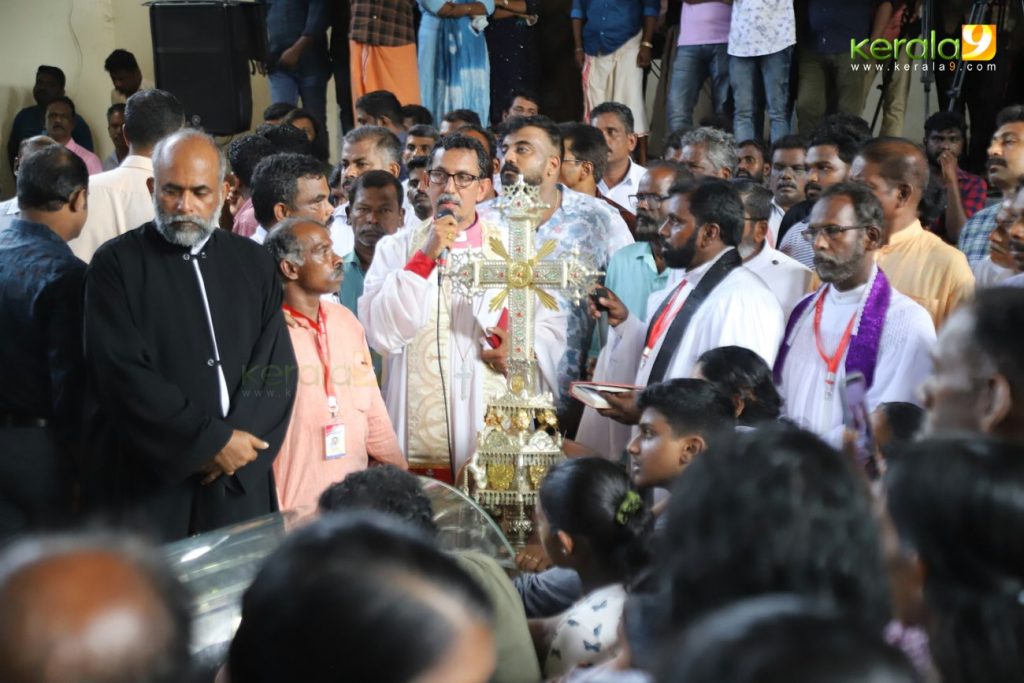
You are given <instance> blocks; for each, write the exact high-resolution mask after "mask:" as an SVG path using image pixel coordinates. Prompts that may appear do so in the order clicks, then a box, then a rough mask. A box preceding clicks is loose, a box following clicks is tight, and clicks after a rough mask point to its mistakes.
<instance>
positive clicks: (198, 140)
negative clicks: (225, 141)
mask: <svg viewBox="0 0 1024 683" xmlns="http://www.w3.org/2000/svg"><path fill="white" fill-rule="evenodd" d="M193 156H198V157H199V158H200V159H201V160H202V162H203V165H204V166H213V167H214V168H216V173H217V180H218V182H221V183H222V182H224V176H225V175H226V173H227V158H226V157H225V156H224V154H223V152H221V150H220V148H219V147H218V146H217V143H216V142H215V141H214V139H213V138H212V137H210V136H209V135H207V134H206V133H204V132H202V131H200V130H196V129H195V128H182V129H181V130H179V131H178V132H176V133H172V134H171V135H169V136H167V137H165V138H164V139H163V140H161V141H160V142H159V143H158V144H157V146H156V147H155V148H154V150H153V175H159V174H160V172H161V171H162V170H164V169H166V168H168V167H170V166H173V165H175V164H184V163H187V162H188V161H189V159H190V157H193Z"/></svg>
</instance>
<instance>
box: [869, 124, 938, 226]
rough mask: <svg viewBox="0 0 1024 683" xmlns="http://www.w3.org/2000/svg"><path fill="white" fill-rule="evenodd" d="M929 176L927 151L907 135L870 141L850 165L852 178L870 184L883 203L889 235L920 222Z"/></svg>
mask: <svg viewBox="0 0 1024 683" xmlns="http://www.w3.org/2000/svg"><path fill="white" fill-rule="evenodd" d="M928 176H929V171H928V157H926V156H925V153H924V150H923V149H921V147H920V146H919V145H916V144H914V143H913V142H910V141H909V140H904V139H903V138H891V137H882V138H876V139H874V140H869V141H868V142H866V143H864V146H863V147H861V149H860V152H858V154H857V156H856V158H855V159H854V160H853V164H852V165H851V166H850V179H851V180H854V181H857V182H862V183H864V184H866V185H867V186H868V187H870V188H871V191H872V192H873V193H874V195H875V197H877V198H878V201H879V202H880V203H881V204H882V211H883V213H884V215H885V222H886V231H887V235H891V234H892V233H895V232H899V231H900V230H903V229H904V228H906V227H907V226H909V225H911V224H912V223H914V222H915V221H917V217H918V207H919V205H920V203H921V197H922V196H923V194H924V189H925V188H926V187H927V186H928Z"/></svg>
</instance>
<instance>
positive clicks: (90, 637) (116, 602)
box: [0, 539, 189, 683]
mask: <svg viewBox="0 0 1024 683" xmlns="http://www.w3.org/2000/svg"><path fill="white" fill-rule="evenodd" d="M188 639H189V617H188V609H187V601H186V599H185V594H184V592H183V590H182V589H181V586H180V585H179V584H178V583H177V581H176V580H175V579H174V578H173V577H170V576H169V575H168V574H167V572H166V570H165V569H164V568H163V567H162V566H161V565H160V563H159V562H157V561H154V559H153V558H152V557H151V556H150V551H149V550H148V549H144V548H141V547H137V546H132V545H129V544H126V543H124V542H121V541H110V540H100V539H91V540H89V539H86V540H74V539H54V540H47V541H41V542H40V541H27V542H23V543H20V544H16V545H14V546H12V547H11V548H10V549H9V550H8V551H7V552H6V553H5V554H4V556H3V558H2V560H0V680H2V681H4V682H5V683H29V682H31V683H50V682H51V681H52V682H53V683H57V682H61V683H64V682H71V683H74V682H75V681H90V683H121V682H122V681H123V682H124V683H128V682H129V681H133V682H139V681H144V682H146V683H150V682H153V683H160V682H163V681H167V682H168V683H170V681H177V680H182V678H183V674H184V672H185V671H186V667H187V663H188Z"/></svg>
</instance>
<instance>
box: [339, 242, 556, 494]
mask: <svg viewBox="0 0 1024 683" xmlns="http://www.w3.org/2000/svg"><path fill="white" fill-rule="evenodd" d="M496 227H497V226H496ZM499 229H500V228H499ZM500 230H501V234H502V239H506V240H507V237H506V233H505V231H504V229H500ZM418 232H419V231H418V230H399V231H398V232H397V233H395V234H394V235H388V236H386V237H383V238H382V239H381V240H380V242H378V243H377V249H376V252H375V253H374V256H373V263H372V264H371V265H370V269H369V270H368V271H367V273H366V281H365V283H364V286H363V295H362V296H361V297H360V298H359V302H358V305H357V307H358V309H359V321H360V322H361V323H362V324H363V327H364V328H366V340H367V342H368V343H369V345H370V347H371V348H372V349H374V350H375V351H377V352H378V353H380V354H382V355H385V359H384V363H385V370H384V377H385V380H384V386H383V394H384V402H385V404H387V408H388V415H389V416H390V417H391V423H392V425H394V428H395V433H396V434H397V435H398V443H399V445H400V446H401V448H402V450H403V452H405V453H406V456H409V455H410V454H409V453H408V444H409V433H408V419H407V417H408V416H407V414H406V413H407V411H406V395H407V391H408V381H409V372H410V368H409V365H410V363H411V364H412V366H413V371H415V365H416V362H418V361H419V362H422V361H421V360H420V359H414V358H408V357H407V354H406V353H405V351H406V349H407V347H408V346H409V345H410V344H411V343H412V342H413V341H414V340H415V339H416V336H417V334H418V333H419V331H420V330H421V329H423V327H424V326H425V325H428V324H430V323H431V321H432V320H433V315H432V313H433V311H434V310H435V309H436V307H437V305H438V281H437V270H434V271H433V272H432V273H431V274H430V275H429V276H428V277H426V278H423V277H421V276H420V275H418V274H416V273H414V272H411V271H407V270H405V265H406V263H408V261H409V257H408V255H409V253H410V247H411V245H410V240H412V239H414V237H415V236H416V235H417V234H418ZM496 292H497V290H487V291H486V292H485V293H484V294H483V295H480V296H476V297H474V298H472V299H468V298H466V297H463V296H461V295H459V294H457V293H455V294H453V295H452V301H451V302H449V303H450V306H451V309H450V311H451V312H450V321H451V326H452V329H451V331H450V337H449V343H448V356H449V367H448V368H447V369H446V372H445V382H446V384H445V387H444V390H445V393H446V395H447V398H448V418H449V424H450V426H451V431H450V433H451V440H452V445H453V449H454V453H455V465H456V472H457V471H458V469H459V468H461V467H462V465H464V464H465V462H466V461H467V460H468V459H469V457H470V456H471V455H472V454H473V453H474V452H475V451H476V437H477V431H478V430H480V429H482V428H483V423H484V413H485V410H486V403H487V399H488V398H489V397H488V396H486V395H485V392H484V386H483V375H484V373H485V372H486V371H487V370H486V366H485V365H484V363H483V362H482V361H481V360H480V351H481V348H482V347H483V346H484V345H485V344H486V342H485V341H484V338H485V337H486V336H487V333H486V332H484V330H485V329H486V328H488V327H495V326H496V325H497V322H498V318H499V316H500V312H497V313H493V314H492V313H490V312H489V311H488V304H489V303H490V301H491V299H492V298H493V297H494V295H495V294H496ZM441 305H442V306H444V305H445V303H444V301H442V302H441ZM534 311H535V312H534V350H535V353H536V357H537V365H538V369H539V371H540V372H539V375H540V377H539V379H540V382H539V383H540V387H539V388H540V390H541V391H550V392H552V393H555V392H556V391H557V389H558V383H557V368H558V361H559V359H560V358H561V357H562V355H563V354H564V353H565V345H566V331H567V313H566V312H565V311H563V310H559V311H557V312H555V311H549V310H548V309H546V308H544V307H542V306H541V305H540V304H539V302H536V300H535V309H534ZM487 348H490V346H489V345H488V346H487ZM463 357H464V358H465V359H466V360H465V361H463V360H462V358H463ZM463 370H466V371H468V372H469V373H471V377H469V378H468V379H466V392H465V393H463V391H462V378H461V375H462V374H463ZM441 390H442V387H440V386H438V387H437V391H438V392H439V393H440V392H441ZM456 472H453V475H454V474H456Z"/></svg>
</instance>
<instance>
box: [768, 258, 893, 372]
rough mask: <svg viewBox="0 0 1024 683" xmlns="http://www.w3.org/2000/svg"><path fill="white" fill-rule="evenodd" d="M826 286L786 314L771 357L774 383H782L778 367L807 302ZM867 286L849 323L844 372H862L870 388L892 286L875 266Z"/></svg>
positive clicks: (821, 293) (806, 310)
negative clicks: (778, 345)
mask: <svg viewBox="0 0 1024 683" xmlns="http://www.w3.org/2000/svg"><path fill="white" fill-rule="evenodd" d="M828 287H829V285H824V286H823V287H821V288H820V289H819V290H818V291H817V293H815V294H812V295H810V296H807V297H804V298H803V300H802V301H801V302H800V303H798V304H797V305H796V308H794V309H793V313H792V315H790V316H789V322H788V323H786V336H785V337H784V338H783V340H782V347H781V348H780V349H779V355H778V357H777V358H776V359H775V368H774V370H773V373H772V374H773V376H774V380H775V384H776V386H781V385H782V368H783V366H785V364H786V356H788V355H789V348H790V346H792V345H793V336H794V333H795V331H796V330H797V329H798V328H799V327H800V324H801V323H802V322H803V321H804V319H805V318H807V316H808V313H809V312H810V311H811V309H812V308H813V307H812V306H811V304H812V303H814V302H815V301H817V300H818V297H822V296H825V290H826V289H827V288H828ZM868 290H869V291H868V297H867V301H865V302H864V306H863V308H861V309H860V311H859V312H858V314H857V315H858V316H859V317H858V319H857V321H856V322H855V323H854V325H853V337H852V339H851V340H850V348H849V349H848V350H847V352H846V374H847V375H849V374H850V373H852V372H855V371H856V372H861V373H863V375H864V380H865V381H866V383H867V386H868V388H870V387H871V385H872V384H874V381H875V364H876V363H877V362H878V347H879V345H880V344H881V342H882V328H883V327H885V314H886V312H887V311H888V310H889V302H890V301H891V300H892V287H891V286H890V285H889V280H888V279H887V278H886V277H885V273H883V272H882V271H881V269H876V270H875V275H874V278H873V279H872V281H871V283H870V284H869V285H868Z"/></svg>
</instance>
